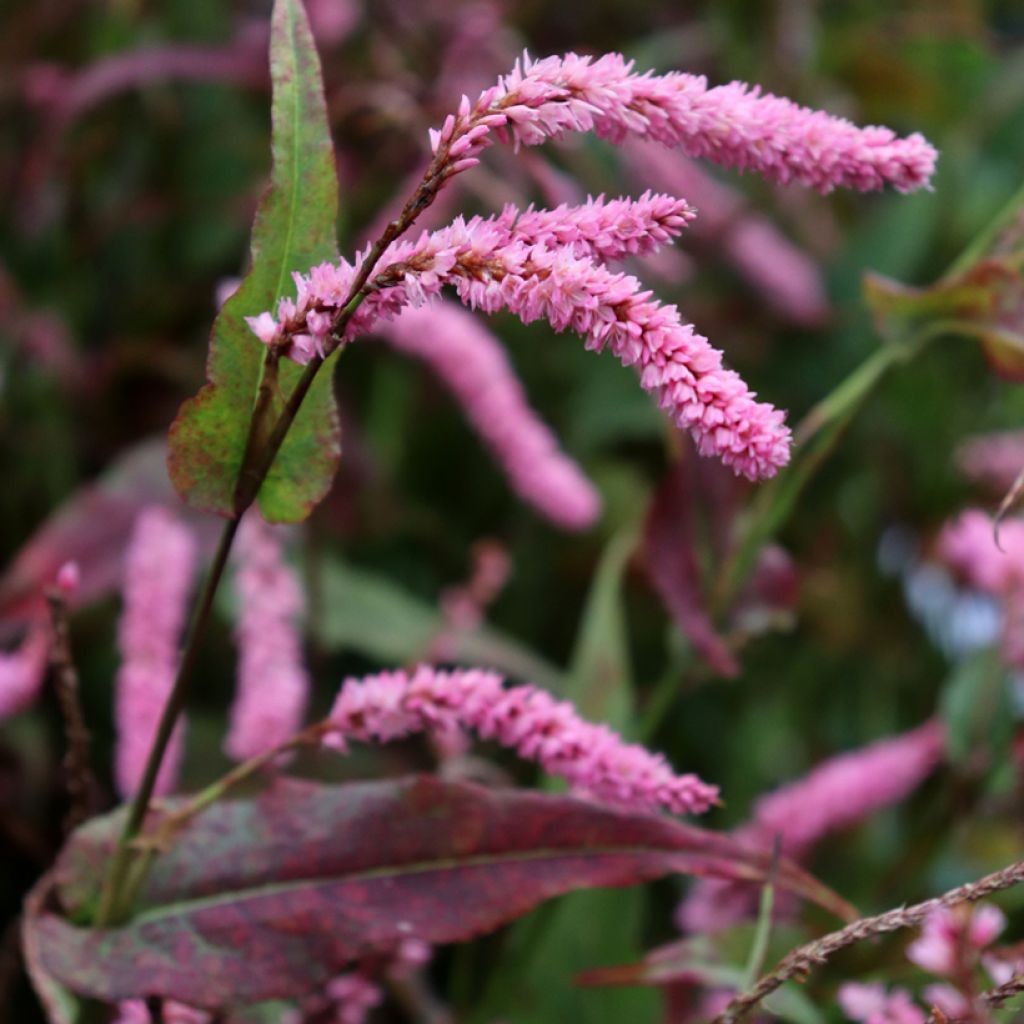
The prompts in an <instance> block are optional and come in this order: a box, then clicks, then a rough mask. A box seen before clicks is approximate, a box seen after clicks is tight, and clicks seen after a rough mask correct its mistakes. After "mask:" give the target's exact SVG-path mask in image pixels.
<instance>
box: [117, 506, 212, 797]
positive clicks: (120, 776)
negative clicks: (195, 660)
mask: <svg viewBox="0 0 1024 1024" xmlns="http://www.w3.org/2000/svg"><path fill="white" fill-rule="evenodd" d="M195 558H196V544H195V540H194V538H193V537H192V534H191V533H190V532H189V530H188V529H187V528H186V527H185V526H184V525H182V524H181V523H180V522H178V521H177V520H176V519H175V518H174V517H173V516H172V515H171V514H170V513H169V512H168V511H167V510H166V509H164V508H163V507H162V506H158V505H153V506H150V507H149V508H146V509H144V510H143V511H142V512H141V513H140V514H139V517H138V519H137V520H136V521H135V528H134V530H133V531H132V536H131V539H130V540H129V542H128V549H127V551H126V552H125V561H124V608H123V611H122V613H121V622H120V626H119V629H118V640H119V643H120V647H121V659H122V660H121V668H120V670H119V671H118V674H117V681H116V684H115V686H116V695H117V696H116V703H115V711H116V718H117V721H116V725H117V750H116V754H115V765H114V775H115V779H116V782H117V788H118V792H120V793H121V795H122V796H126V797H127V796H130V795H131V794H132V793H133V792H134V791H135V787H136V786H137V785H138V783H139V781H140V779H141V778H142V772H143V769H144V767H145V763H146V757H147V756H148V754H149V749H150V747H151V746H152V743H153V738H154V736H155V734H156V729H157V724H158V722H159V720H160V715H161V713H162V711H163V707H164V703H165V702H166V700H167V697H168V695H169V694H170V691H171V686H172V685H173V682H174V674H175V671H176V670H177V665H178V641H179V636H180V634H181V629H182V626H183V625H184V621H185V612H186V603H187V601H188V595H189V591H190V590H191V587H192V576H193V571H194V569H195ZM183 740H184V733H183V728H182V726H179V727H178V728H177V729H176V730H175V733H174V738H173V739H172V741H171V744H170V746H169V747H168V751H167V756H166V757H165V758H164V763H163V766H162V767H161V770H160V776H159V778H158V779H157V785H156V792H157V793H158V794H160V795H162V794H165V793H167V792H169V791H170V790H171V789H172V788H173V787H174V784H175V781H176V779H177V776H178V765H179V762H180V760H181V753H182V744H183Z"/></svg>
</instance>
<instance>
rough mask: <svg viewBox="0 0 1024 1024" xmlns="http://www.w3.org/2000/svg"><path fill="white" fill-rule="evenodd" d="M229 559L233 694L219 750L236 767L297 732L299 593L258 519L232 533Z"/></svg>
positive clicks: (270, 532)
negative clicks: (232, 565) (235, 608)
mask: <svg viewBox="0 0 1024 1024" xmlns="http://www.w3.org/2000/svg"><path fill="white" fill-rule="evenodd" d="M235 558H236V561H237V568H236V570H235V590H236V591H237V593H238V600H239V613H238V626H237V629H236V634H235V636H236V639H237V641H238V652H239V662H238V692H237V695H236V697H235V703H234V705H233V706H232V708H231V717H230V727H229V729H228V735H227V739H226V740H225V750H226V751H227V753H228V755H229V756H230V757H233V758H235V759H236V760H239V761H244V760H246V759H247V758H250V757H257V756H258V755H260V754H263V753H265V752H266V751H268V750H271V749H273V748H274V747H276V746H278V745H279V744H281V743H283V742H285V740H287V739H288V738H289V737H291V736H292V735H294V734H295V733H296V732H297V731H298V730H299V728H300V726H301V725H302V718H303V715H304V714H305V711H306V702H307V700H308V698H309V688H310V686H309V675H308V673H307V672H306V668H305V666H304V664H303V661H302V642H301V639H300V637H299V633H298V630H297V628H296V626H297V621H298V619H299V617H300V616H301V615H302V611H303V607H304V602H303V597H302V588H301V586H300V585H299V580H298V578H297V577H296V575H295V572H294V571H293V570H292V568H291V567H290V566H289V565H288V563H287V562H286V561H285V559H284V554H283V552H282V550H281V540H280V535H279V534H278V532H277V531H276V530H275V529H274V527H272V526H270V525H268V524H267V523H265V522H264V521H263V520H262V519H261V518H260V517H259V515H258V513H255V512H253V513H250V514H249V515H248V516H247V517H246V518H245V519H244V520H243V522H242V525H241V526H240V527H239V530H238V538H237V541H236V546H235Z"/></svg>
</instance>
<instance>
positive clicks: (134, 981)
mask: <svg viewBox="0 0 1024 1024" xmlns="http://www.w3.org/2000/svg"><path fill="white" fill-rule="evenodd" d="M122 814H123V811H122V812H117V813H115V814H113V815H109V816H107V817H104V818H100V819H94V820H93V821H92V822H90V823H89V824H87V825H86V826H84V827H83V828H82V829H81V830H79V832H77V833H76V834H75V835H74V837H73V838H72V840H71V842H70V844H69V845H68V847H67V848H66V849H65V851H64V853H63V854H62V856H61V858H60V860H59V862H58V865H57V868H56V869H55V872H54V874H53V879H52V883H51V884H52V891H51V892H49V893H48V894H47V896H46V906H47V907H48V908H50V909H48V910H45V911H42V910H41V911H40V912H39V913H37V914H36V915H35V916H34V917H33V919H32V921H31V922H30V923H29V925H28V937H29V940H30V941H31V942H32V943H33V944H34V946H35V948H36V949H38V950H39V953H40V963H41V966H42V968H43V969H44V970H45V971H46V972H47V973H48V974H49V975H51V976H52V977H53V978H55V979H57V981H59V982H60V983H61V984H63V985H65V986H67V987H68V988H70V989H71V990H73V991H75V992H78V993H82V994H86V995H91V996H96V997H99V998H103V999H108V1000H118V999H124V998H129V997H135V996H142V995H174V996H178V997H181V995H182V994H183V993H186V992H187V993H188V997H189V1001H190V1002H192V1003H195V1004H196V1005H199V1006H203V1007H219V1006H223V1005H225V1003H229V1002H234V1003H242V1004H244V1003H247V1002H258V1001H261V1000H265V999H276V998H288V997H290V996H293V995H297V994H301V993H304V992H307V991H309V990H311V989H315V988H317V987H318V986H320V985H322V984H323V983H324V982H326V981H327V980H328V979H329V978H330V977H331V976H332V975H333V974H335V973H336V972H337V971H338V970H339V969H340V968H341V967H343V966H344V965H345V964H346V963H347V962H349V961H351V960H353V959H354V958H358V957H361V956H365V955H368V954H370V953H373V952H376V951H381V950H387V949H391V948H393V947H394V946H395V945H397V944H398V943H399V942H400V941H402V940H403V939H406V938H410V937H415V938H418V939H421V940H423V941H425V942H428V943H444V942H453V941H459V940H463V939H468V938H471V937H473V936H475V935H478V934H480V933H482V932H485V931H488V930H491V929H493V928H495V927H497V926H498V925H500V924H502V923H503V922H505V921H508V920H510V919H512V918H514V917H517V916H519V915H521V914H523V913H525V912H526V911H527V910H529V909H530V908H532V907H534V906H536V905H537V904H538V903H540V902H542V901H543V900H546V899H550V898H551V897H553V896H557V895H559V894H561V893H564V892H568V891H570V890H573V889H579V888H586V887H591V886H621V885H631V884H635V883H637V882H642V881H645V880H649V879H652V878H656V877H658V876H660V875H664V874H667V873H672V872H691V873H694V874H702V875H704V874H707V875H713V876H720V877H722V876H724V877H728V878H735V877H744V878H752V879H762V878H764V876H765V874H766V872H767V871H768V870H769V864H768V858H767V857H766V856H765V855H763V854H757V853H752V852H751V851H748V850H746V849H744V848H743V847H741V846H739V845H738V844H736V843H735V841H733V840H732V839H730V838H729V837H728V836H725V835H721V834H718V833H713V832H708V831H705V830H702V829H699V828H695V827H693V826H689V825H684V824H681V823H680V822H677V821H675V820H672V819H669V818H665V817H659V816H655V815H651V814H645V813H633V812H629V811H624V810H614V809H610V808H606V807H602V806H600V805H598V804H594V803H590V802H587V801H584V800H579V799H576V798H574V797H568V796H555V795H550V794H544V793H537V792H532V791H522V790H487V789H483V788H480V787H477V786H473V785H469V784H466V783H453V782H443V781H441V780H439V779H437V778H434V777H429V776H424V777H416V778H411V779H404V780H390V781H381V782H370V783H359V784H353V785H348V786H338V787H329V786H321V785H317V784H314V783H308V782H295V781H287V780H284V781H278V782H277V783H276V784H275V785H274V786H273V787H272V788H271V789H270V790H268V791H267V792H266V793H264V794H262V795H261V796H259V797H257V798H255V799H250V800H238V801H232V802H229V803H226V804H222V805H218V806H217V807H215V808H214V809H212V810H210V811H208V812H207V813H205V814H204V815H202V816H201V817H200V818H199V819H197V820H196V821H195V822H193V823H192V825H191V826H189V827H188V828H187V829H185V830H184V831H183V832H182V833H181V835H180V836H179V838H178V839H177V841H176V842H175V844H174V845H173V846H172V847H171V849H170V850H169V851H168V852H167V853H165V854H163V855H162V856H161V857H160V858H159V859H158V860H157V861H156V863H155V865H154V869H153V871H152V872H151V874H150V875H149V876H148V878H147V879H146V882H145V884H144V885H143V887H142V890H141V892H140V894H139V899H138V902H137V904H136V914H135V916H134V918H133V919H132V920H131V921H130V922H129V923H127V924H125V925H123V926H121V927H118V928H112V929H105V930H100V929H88V928H84V927H78V926H76V925H75V924H72V923H71V921H72V920H82V919H83V917H85V916H86V915H87V914H88V913H90V908H91V904H92V902H93V900H94V891H93V887H94V884H95V879H96V878H97V877H99V876H100V873H101V871H100V869H101V868H102V866H103V865H104V864H105V863H106V861H107V858H108V857H109V855H110V851H111V849H112V844H113V840H114V837H115V836H116V834H117V832H118V830H119V828H120V824H121V819H122ZM778 881H779V884H780V885H785V886H788V887H792V888H793V889H794V890H795V891H799V892H801V893H802V894H804V895H806V896H808V897H810V898H814V899H818V900H819V901H821V902H824V903H826V904H828V905H830V906H832V907H833V908H834V909H836V910H838V911H840V912H845V911H846V909H847V908H846V907H845V905H844V904H843V903H842V901H840V900H838V898H836V897H834V896H833V895H832V894H830V893H829V892H828V890H826V889H824V887H822V886H821V885H820V884H819V883H817V882H815V881H814V880H813V879H811V878H810V876H808V875H806V873H805V872H803V871H802V870H801V869H800V868H798V867H797V866H796V865H794V864H792V863H789V862H786V863H784V864H783V865H781V867H780V868H779V872H778ZM56 907H59V908H60V909H61V911H62V913H63V915H64V916H60V915H59V914H58V913H57V912H55V909H54V908H56Z"/></svg>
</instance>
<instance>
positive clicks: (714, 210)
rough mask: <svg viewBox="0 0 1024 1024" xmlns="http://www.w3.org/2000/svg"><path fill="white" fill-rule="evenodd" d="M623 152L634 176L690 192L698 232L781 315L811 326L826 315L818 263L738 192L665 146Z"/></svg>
mask: <svg viewBox="0 0 1024 1024" xmlns="http://www.w3.org/2000/svg"><path fill="white" fill-rule="evenodd" d="M624 153H625V158H626V163H627V165H628V166H629V168H630V170H631V172H632V173H633V175H634V176H636V177H637V178H641V179H642V180H644V181H648V182H651V183H652V184H653V185H654V186H655V187H657V188H659V189H662V190H664V191H666V192H671V193H673V194H679V195H684V196H686V198H687V199H688V200H689V201H690V202H691V203H692V204H693V206H694V207H695V208H696V209H697V211H698V213H699V216H698V217H697V219H696V220H695V221H694V224H693V232H694V235H695V236H696V237H697V238H698V239H701V240H703V241H705V242H706V243H707V244H708V245H709V247H710V246H713V250H712V251H713V252H714V253H715V254H718V255H720V256H721V257H722V258H723V259H725V260H727V261H728V262H730V263H732V264H733V265H734V266H735V267H736V269H737V270H738V271H739V273H740V274H742V275H743V277H744V278H746V280H747V281H748V282H749V283H750V285H751V286H752V287H753V288H755V289H756V290H757V291H758V292H759V293H760V295H761V297H762V298H763V299H764V300H765V302H767V303H768V305H769V306H771V307H772V308H773V309H775V310H776V311H777V312H778V313H779V314H780V315H781V316H784V317H786V318H787V319H789V320H792V321H793V322H795V323H798V324H802V325H808V326H814V325H816V324H820V323H821V322H822V321H823V320H824V319H825V318H826V317H827V316H828V297H827V296H826V294H825V285H824V282H823V280H822V274H821V269H820V268H819V266H818V265H817V263H816V262H815V261H814V259H813V258H812V257H811V256H809V255H808V254H807V253H806V252H804V251H803V250H802V249H800V248H799V247H798V246H796V245H794V244H793V242H791V241H790V240H789V239H788V238H786V236H785V235H784V234H783V233H782V232H781V231H780V230H779V229H778V228H777V227H776V226H775V225H774V224H772V222H771V221H770V220H768V219H767V218H766V217H763V216H761V215H760V214H759V213H757V212H756V211H754V210H751V209H750V208H749V207H748V206H747V205H746V202H745V200H744V198H743V197H742V196H741V195H740V194H739V193H738V192H735V191H734V190H733V189H731V188H729V187H728V186H727V185H724V184H722V183H721V182H718V181H715V180H714V179H713V178H712V177H710V176H709V175H708V174H707V173H706V172H705V171H704V170H702V169H701V168H700V167H699V166H698V165H697V164H696V163H694V162H693V161H692V160H689V159H687V158H686V157H684V156H682V155H681V154H679V153H675V152H671V151H670V150H667V149H665V148H664V147H662V146H655V145H650V144H646V143H639V144H638V143H634V144H631V145H628V146H626V147H625V151H624Z"/></svg>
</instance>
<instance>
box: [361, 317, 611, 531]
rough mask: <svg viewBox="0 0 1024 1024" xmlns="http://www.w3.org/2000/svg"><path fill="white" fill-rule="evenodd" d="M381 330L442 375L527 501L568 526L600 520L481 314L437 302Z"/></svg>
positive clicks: (592, 494) (588, 489) (588, 487)
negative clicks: (529, 402)
mask: <svg viewBox="0 0 1024 1024" xmlns="http://www.w3.org/2000/svg"><path fill="white" fill-rule="evenodd" d="M380 333H381V335H382V337H384V338H385V339H386V340H387V341H388V342H390V343H391V344H392V345H394V346H395V348H397V349H399V351H401V352H405V353H407V354H408V355H412V356H415V357H417V358H418V359H422V360H423V361H424V362H426V363H427V364H428V365H429V366H430V368H431V369H432V370H433V371H434V372H435V373H436V374H437V376H438V377H440V378H441V380H442V381H443V382H444V383H445V385H446V386H447V387H448V388H449V390H450V391H451V392H452V394H453V395H454V396H455V397H456V399H457V400H458V402H459V404H460V405H461V406H462V409H463V411H464V412H465V414H466V417H467V419H468V420H469V421H470V423H472V424H473V426H474V428H475V429H476V431H477V432H478V433H479V434H480V436H481V438H482V439H483V441H484V443H485V444H486V445H487V447H488V448H489V449H490V451H491V452H492V454H493V455H494V457H495V460H496V461H497V462H498V464H499V465H500V466H501V467H502V469H503V470H504V471H505V473H506V475H507V476H508V479H509V483H510V484H511V485H512V487H513V489H514V490H515V491H516V493H518V494H519V495H520V496H521V497H522V498H523V500H524V501H527V502H529V504H531V505H533V506H534V508H536V509H537V510H538V511H539V512H541V513H542V514H543V515H545V516H546V517H547V518H548V519H550V520H551V521H552V522H554V523H557V524H558V525H560V526H563V527H566V528H568V529H582V528H584V527H587V526H589V525H590V524H591V523H593V522H594V520H595V519H596V518H597V516H598V514H599V512H600V508H601V499H600V496H599V495H598V493H597V491H596V490H595V489H594V487H593V485H592V484H591V483H590V481H589V480H588V479H587V478H586V477H585V476H584V475H583V472H582V471H581V470H580V468H579V466H577V465H576V463H575V462H573V461H572V460H571V459H570V458H569V457H568V456H566V455H565V454H564V453H563V452H562V451H561V450H560V449H559V447H558V441H557V440H556V438H555V436H554V434H552V433H551V431H550V430H549V429H548V428H547V427H546V426H545V425H544V424H543V423H542V422H541V421H540V419H538V417H537V415H536V414H535V413H534V411H533V410H532V409H531V408H530V407H529V405H528V404H527V402H526V396H525V394H524V393H523V388H522V385H521V384H520V383H519V379H518V378H517V377H516V375H515V371H514V370H513V369H512V367H511V365H510V364H509V361H508V357H507V356H506V355H505V351H504V349H503V348H502V346H501V343H500V342H499V341H498V340H497V338H495V337H494V335H493V334H491V333H490V331H488V330H487V329H486V327H484V326H483V325H482V324H481V323H480V322H479V320H478V319H477V318H476V317H474V316H472V315H471V314H470V313H467V312H465V311H464V310H462V309H460V308H459V307H458V306H455V305H452V304H450V303H446V302H440V303H433V304H431V305H429V306H423V307H421V308H419V309H406V310H405V311H404V312H403V313H402V315H401V316H399V317H398V318H397V319H396V320H394V321H391V322H390V323H387V324H382V325H381V327H380Z"/></svg>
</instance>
